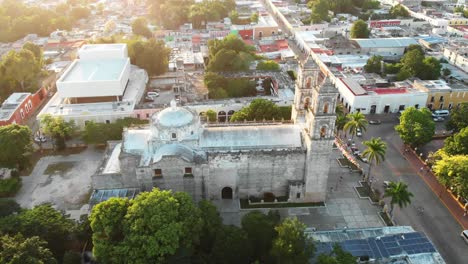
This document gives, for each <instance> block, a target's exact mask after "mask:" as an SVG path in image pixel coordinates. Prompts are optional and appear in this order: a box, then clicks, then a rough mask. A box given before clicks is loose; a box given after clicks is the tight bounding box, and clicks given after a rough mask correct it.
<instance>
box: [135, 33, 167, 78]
mask: <svg viewBox="0 0 468 264" xmlns="http://www.w3.org/2000/svg"><path fill="white" fill-rule="evenodd" d="M127 44H128V54H129V57H130V60H131V62H132V64H135V65H137V66H138V67H140V68H142V69H145V70H146V71H147V72H148V74H149V75H150V76H153V75H160V74H164V73H165V72H167V70H168V65H169V55H170V49H169V48H167V47H166V46H165V44H164V42H163V41H162V40H155V39H150V40H149V41H141V40H131V41H129V42H128V43H127Z"/></svg>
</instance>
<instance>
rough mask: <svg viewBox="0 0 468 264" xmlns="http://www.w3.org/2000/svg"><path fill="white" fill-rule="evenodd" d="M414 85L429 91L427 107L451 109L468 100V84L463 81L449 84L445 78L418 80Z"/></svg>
mask: <svg viewBox="0 0 468 264" xmlns="http://www.w3.org/2000/svg"><path fill="white" fill-rule="evenodd" d="M413 86H414V88H416V89H419V90H421V91H426V92H427V93H428V96H427V102H426V107H427V108H429V109H431V110H439V109H447V110H450V109H452V108H453V107H458V106H460V104H461V103H465V102H468V86H466V85H465V84H463V83H453V84H447V83H446V82H445V81H443V80H429V81H422V80H416V81H414V85H413Z"/></svg>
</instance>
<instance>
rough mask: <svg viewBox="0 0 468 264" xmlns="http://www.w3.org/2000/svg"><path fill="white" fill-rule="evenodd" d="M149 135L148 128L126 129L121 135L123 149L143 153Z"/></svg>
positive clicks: (133, 152) (132, 152) (128, 151)
mask: <svg viewBox="0 0 468 264" xmlns="http://www.w3.org/2000/svg"><path fill="white" fill-rule="evenodd" d="M150 137H151V131H150V130H149V129H128V130H127V131H125V132H124V136H123V151H124V152H127V153H131V154H143V152H144V151H145V150H146V149H147V147H148V140H149V139H150Z"/></svg>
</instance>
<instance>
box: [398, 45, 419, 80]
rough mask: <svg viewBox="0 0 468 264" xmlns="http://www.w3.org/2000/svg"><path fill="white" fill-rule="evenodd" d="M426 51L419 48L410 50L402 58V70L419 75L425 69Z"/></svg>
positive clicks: (412, 74)
mask: <svg viewBox="0 0 468 264" xmlns="http://www.w3.org/2000/svg"><path fill="white" fill-rule="evenodd" d="M423 61H424V53H423V52H422V51H420V50H419V49H412V50H409V51H407V52H406V53H405V55H403V57H402V58H401V64H402V70H405V71H407V72H408V73H409V74H411V76H418V75H420V74H421V73H422V72H423V71H424V62H423Z"/></svg>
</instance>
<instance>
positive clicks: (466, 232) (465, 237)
mask: <svg viewBox="0 0 468 264" xmlns="http://www.w3.org/2000/svg"><path fill="white" fill-rule="evenodd" d="M460 236H461V237H462V238H463V240H465V242H466V243H468V230H463V231H462V232H461V234H460Z"/></svg>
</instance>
